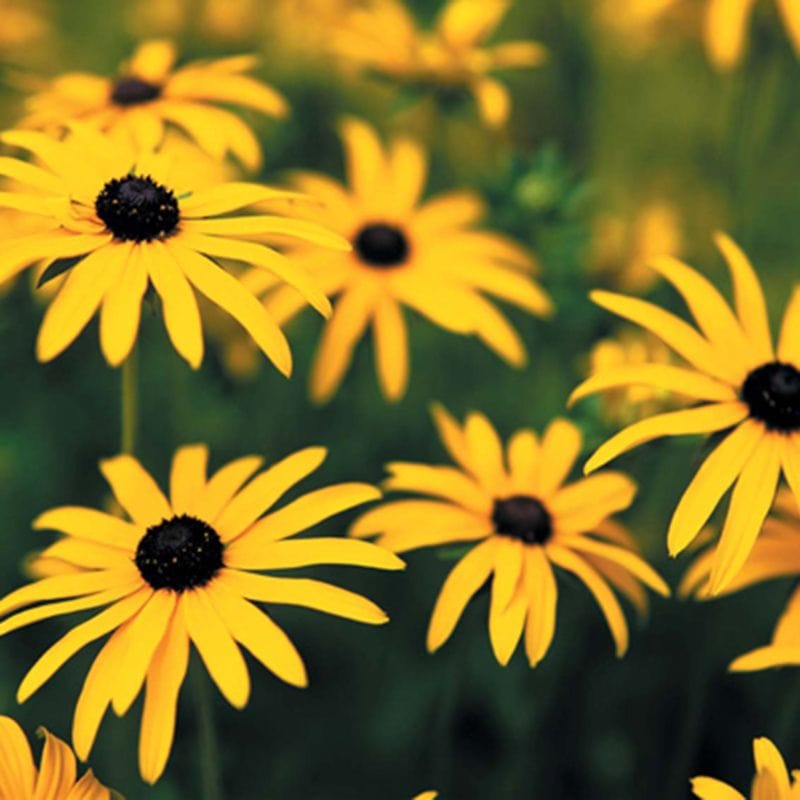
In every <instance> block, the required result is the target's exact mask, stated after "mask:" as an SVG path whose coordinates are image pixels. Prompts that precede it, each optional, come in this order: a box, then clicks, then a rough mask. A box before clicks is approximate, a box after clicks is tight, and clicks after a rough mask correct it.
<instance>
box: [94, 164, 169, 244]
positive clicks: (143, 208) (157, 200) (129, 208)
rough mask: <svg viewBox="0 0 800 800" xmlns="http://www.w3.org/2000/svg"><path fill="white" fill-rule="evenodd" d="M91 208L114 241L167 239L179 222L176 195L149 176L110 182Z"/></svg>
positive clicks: (136, 176) (129, 177)
mask: <svg viewBox="0 0 800 800" xmlns="http://www.w3.org/2000/svg"><path fill="white" fill-rule="evenodd" d="M94 208H95V211H96V212H97V216H98V217H100V219H101V220H103V222H105V224H106V226H107V227H108V229H109V230H110V231H111V233H113V234H114V236H115V237H116V238H117V239H124V240H128V239H133V240H134V241H136V242H144V241H147V242H149V241H151V240H152V239H157V238H159V237H163V236H169V235H170V234H172V233H174V231H175V229H176V228H177V227H178V221H179V220H180V210H179V208H178V200H177V198H176V197H175V195H174V194H173V193H172V191H171V190H170V189H167V187H166V186H162V185H161V184H160V183H156V182H155V181H154V180H153V179H152V178H151V177H150V176H149V175H144V176H140V175H126V176H125V177H124V178H114V179H113V180H110V181H109V182H108V183H107V184H106V185H105V186H104V187H103V188H102V190H101V191H100V194H98V195H97V199H96V200H95V201H94Z"/></svg>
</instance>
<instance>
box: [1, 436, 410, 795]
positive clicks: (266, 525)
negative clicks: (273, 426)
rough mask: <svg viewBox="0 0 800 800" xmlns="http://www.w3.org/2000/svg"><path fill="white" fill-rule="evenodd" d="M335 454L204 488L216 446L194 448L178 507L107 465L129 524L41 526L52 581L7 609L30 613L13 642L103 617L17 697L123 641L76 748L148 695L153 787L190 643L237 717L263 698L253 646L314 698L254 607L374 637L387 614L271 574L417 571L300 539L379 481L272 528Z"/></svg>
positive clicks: (86, 517)
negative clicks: (330, 569)
mask: <svg viewBox="0 0 800 800" xmlns="http://www.w3.org/2000/svg"><path fill="white" fill-rule="evenodd" d="M325 455H326V451H325V450H324V448H320V447H309V448H306V449H305V450H300V451H298V452H296V453H294V454H292V455H290V456H288V457H287V458H284V459H283V460H282V461H279V462H278V463H276V464H274V465H273V466H272V467H270V468H269V469H267V470H265V471H263V472H260V473H259V474H257V475H255V477H252V476H253V475H254V473H256V472H257V471H258V469H259V468H260V467H261V464H262V459H261V458H259V457H256V456H248V457H245V458H240V459H238V460H236V461H232V462H231V463H230V464H228V465H227V466H225V467H223V468H222V469H220V470H218V471H217V472H216V473H214V475H212V476H211V477H210V478H206V467H207V461H208V450H207V448H206V447H205V446H204V445H193V446H188V447H182V448H180V449H179V450H178V451H177V452H176V453H175V456H174V458H173V461H172V471H171V474H170V498H169V500H168V499H167V497H166V496H165V495H164V494H163V493H162V492H161V490H160V489H159V487H158V485H157V484H156V483H155V481H154V480H153V478H152V477H151V476H150V475H149V474H148V473H147V472H146V471H145V470H144V468H143V467H142V466H141V464H140V463H139V462H138V461H137V460H136V459H135V458H132V457H131V456H127V455H121V456H117V457H115V458H112V459H108V460H107V461H103V462H101V465H100V469H101V471H102V473H103V475H104V477H105V478H106V480H107V481H108V483H109V485H110V486H111V489H112V491H113V492H114V495H115V497H116V500H117V502H118V503H119V504H120V506H121V507H122V508H123V509H124V510H125V512H126V513H127V515H128V517H129V519H122V518H120V517H119V516H115V515H111V514H106V513H104V512H101V511H97V510H94V509H91V508H83V507H78V506H64V507H60V508H55V509H52V510H50V511H47V512H45V513H44V514H42V515H41V516H40V517H39V518H38V519H37V520H36V521H35V523H34V527H35V528H37V529H45V530H56V531H60V532H61V533H62V534H64V535H63V536H62V537H61V538H60V539H58V540H57V541H56V542H55V543H54V544H52V545H51V546H50V547H48V548H47V549H45V550H44V551H43V552H42V554H41V556H40V559H39V563H38V564H37V563H36V561H34V564H33V565H32V571H33V572H34V573H38V574H40V575H41V574H44V575H45V577H43V578H42V579H41V580H38V581H35V582H34V583H31V584H28V585H27V586H23V587H22V588H20V589H17V590H16V591H14V592H11V593H10V594H9V595H7V596H6V597H4V598H2V599H0V616H5V615H7V614H9V613H12V612H15V611H19V613H15V614H13V615H12V616H10V617H7V618H6V619H5V620H4V621H3V622H2V623H0V636H2V635H5V634H7V633H9V632H11V631H13V630H16V629H18V628H22V627H25V626H27V625H30V624H32V623H34V622H39V621H41V620H44V619H49V618H52V617H56V616H62V615H64V614H70V613H74V612H78V611H86V610H89V609H97V608H100V607H103V610H102V611H100V613H98V614H96V615H95V616H93V617H90V618H89V619H88V620H87V621H85V622H83V623H81V624H78V625H76V626H75V627H73V628H72V629H71V630H70V631H69V632H68V633H67V634H66V635H65V636H63V637H62V638H61V639H59V640H58V641H57V642H56V643H55V644H54V645H52V646H51V647H50V648H49V649H48V650H47V651H46V652H45V653H44V654H43V655H42V656H41V657H40V658H39V659H38V661H37V662H36V663H35V664H34V665H33V667H31V669H30V670H29V671H28V673H27V674H26V676H25V677H24V678H23V680H22V683H21V684H20V687H19V690H18V692H17V700H18V701H19V702H21V703H22V702H24V701H25V700H27V699H28V698H29V697H30V696H31V695H33V694H34V693H35V692H36V691H38V689H39V688H40V687H41V686H42V685H44V684H45V683H46V682H47V681H48V680H49V679H50V678H51V677H52V676H53V675H54V674H55V673H56V672H57V671H58V670H59V669H60V668H61V666H62V665H63V664H65V663H66V662H67V661H68V660H69V659H70V658H72V656H74V655H75V654H76V653H77V652H78V651H79V650H81V649H83V647H85V646H86V645H88V644H90V643H91V642H93V641H96V640H97V639H100V638H102V637H103V636H105V635H106V634H111V636H110V637H109V638H108V639H107V641H106V642H105V644H104V645H103V647H102V648H101V649H100V652H99V653H98V655H97V657H96V658H95V659H94V662H93V663H92V666H91V668H90V670H89V673H88V674H87V676H86V680H85V682H84V685H83V689H82V691H81V694H80V696H79V698H78V702H77V705H76V708H75V716H74V719H73V729H72V738H73V743H74V746H75V751H76V753H77V754H78V756H79V758H81V759H82V760H85V759H86V758H87V757H88V755H89V753H90V751H91V749H92V745H93V744H94V740H95V737H96V735H97V731H98V728H99V726H100V723H101V722H102V719H103V716H104V715H105V713H106V711H107V709H108V707H109V705H111V706H112V708H113V709H114V711H115V713H116V714H117V715H118V716H122V715H124V714H125V713H126V712H127V711H128V710H129V709H130V708H131V706H132V705H133V703H134V701H135V700H136V697H137V696H138V695H139V693H140V691H141V689H142V687H143V686H146V688H145V699H144V710H143V714H142V726H141V736H140V740H139V768H140V771H141V774H142V777H143V778H144V780H145V781H147V782H148V783H155V781H156V780H158V778H159V777H160V775H161V773H162V772H163V770H164V767H165V765H166V763H167V759H168V757H169V753H170V750H171V748H172V741H173V737H174V732H175V716H176V710H177V701H178V693H179V691H180V687H181V684H182V683H183V680H184V677H185V675H186V669H187V665H188V659H189V649H190V644H194V646H195V647H196V648H197V651H198V653H199V655H200V658H201V659H202V661H203V663H204V664H205V666H206V668H207V670H208V672H209V674H210V676H211V678H212V679H213V681H214V682H215V683H216V685H217V686H218V687H219V689H220V691H221V693H222V694H223V695H224V697H225V698H226V699H227V700H228V702H230V703H231V705H233V706H234V707H236V708H243V707H244V706H245V705H246V704H247V702H248V699H249V695H250V676H249V673H248V669H247V666H246V664H245V660H244V657H243V655H242V652H241V650H240V646H241V647H244V648H245V649H246V650H248V651H249V652H250V653H251V654H252V655H253V657H254V658H255V659H256V660H257V661H259V662H261V663H262V664H263V665H264V666H265V667H266V668H267V669H269V670H270V671H271V672H273V673H274V674H275V675H276V676H277V677H279V678H280V679H281V680H284V681H286V682H287V683H290V684H292V685H294V686H299V687H303V686H306V685H307V683H308V678H307V675H306V669H305V665H304V664H303V661H302V659H301V657H300V655H299V653H298V652H297V650H296V649H295V647H294V645H293V644H292V642H291V640H290V639H289V637H288V636H287V635H286V634H285V633H284V632H283V630H282V629H281V628H280V627H279V626H278V625H277V624H276V623H275V622H273V620H272V619H271V618H270V617H269V616H268V615H267V614H266V613H265V612H264V611H262V610H261V609H259V608H258V607H257V606H256V605H255V604H254V602H256V603H257V602H262V603H276V604H283V605H294V606H304V607H306V608H312V609H316V610H318V611H323V612H325V613H328V614H333V615H336V616H340V617H344V618H347V619H351V620H355V621H357V622H364V623H367V624H372V625H379V624H382V623H384V622H386V621H387V617H386V615H385V614H384V613H383V611H382V610H381V609H380V608H378V607H377V606H376V605H375V604H374V603H372V602H370V601H369V600H367V599H366V598H364V597H362V596H360V595H358V594H355V593H353V592H349V591H346V590H344V589H341V588H339V587H337V586H333V585H331V584H328V583H324V582H321V581H318V580H310V579H304V578H303V579H301V578H284V577H274V576H267V575H261V574H258V572H260V571H262V570H269V571H272V570H284V569H295V568H297V567H305V566H313V565H319V564H343V565H352V566H360V567H371V568H374V569H385V570H397V569H402V568H403V566H404V564H403V562H402V561H401V560H400V559H399V558H397V556H395V555H394V554H392V553H390V552H388V551H387V550H384V549H382V548H380V547H376V546H375V545H372V544H369V543H367V542H354V541H352V540H350V539H344V538H338V537H337V538H330V537H329V538H321V537H319V538H305V539H292V537H293V536H294V535H295V534H296V533H299V532H300V531H304V530H307V529H308V528H310V527H312V526H314V525H316V524H318V523H319V522H321V521H322V520H324V519H327V518H328V517H330V516H333V515H334V514H338V513H340V512H342V511H345V510H347V509H350V508H353V507H354V506H358V505H360V504H362V503H365V502H367V501H369V500H374V499H376V498H377V497H379V496H380V492H379V491H378V490H377V489H375V488H374V487H372V486H369V485H367V484H361V483H343V484H338V485H334V486H328V487H326V488H323V489H318V490H316V491H312V492H310V493H308V494H305V495H302V496H300V497H298V498H297V499H296V500H293V501H292V502H290V503H287V504H285V505H283V506H282V507H281V508H279V509H277V510H275V511H271V512H270V513H268V514H266V515H265V512H266V511H267V510H268V509H270V508H271V507H272V506H273V505H274V504H275V503H277V502H278V500H279V499H280V498H281V497H282V496H283V495H284V494H285V493H286V492H288V491H289V490H290V489H291V488H292V487H293V486H294V485H295V484H296V483H297V482H298V481H300V480H302V479H303V478H305V477H306V476H308V475H309V474H311V473H312V472H313V471H314V470H316V469H317V468H318V467H319V466H320V464H321V463H322V461H323V459H324V458H325ZM248 481H249V482H248ZM48 573H49V574H48ZM44 601H55V602H49V603H46V602H44ZM35 604H40V605H35ZM26 606H27V607H28V608H27V609H26V608H25V607H26ZM31 606H33V607H32V608H31ZM20 609H25V610H21V611H20Z"/></svg>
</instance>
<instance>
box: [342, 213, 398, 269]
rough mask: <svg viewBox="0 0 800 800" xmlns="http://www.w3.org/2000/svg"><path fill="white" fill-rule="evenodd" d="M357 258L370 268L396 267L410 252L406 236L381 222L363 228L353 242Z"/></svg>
mask: <svg viewBox="0 0 800 800" xmlns="http://www.w3.org/2000/svg"><path fill="white" fill-rule="evenodd" d="M353 247H354V248H355V250H356V253H357V254H358V256H359V258H360V259H361V260H362V261H364V262H365V263H366V264H369V265H370V266H371V267H377V268H378V269H387V268H391V267H397V266H399V265H400V264H402V263H403V262H404V261H405V260H406V259H407V258H408V253H409V250H410V247H409V244H408V239H407V238H406V235H405V234H404V233H403V231H401V230H400V229H399V228H395V227H394V226H392V225H386V224H384V223H382V222H379V223H375V224H372V225H366V226H364V227H363V228H362V229H361V230H360V231H359V232H358V234H357V235H356V238H355V240H354V242H353Z"/></svg>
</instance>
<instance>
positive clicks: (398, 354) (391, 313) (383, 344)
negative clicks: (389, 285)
mask: <svg viewBox="0 0 800 800" xmlns="http://www.w3.org/2000/svg"><path fill="white" fill-rule="evenodd" d="M373 332H374V335H375V362H376V363H375V366H376V368H377V370H378V378H379V379H380V382H381V389H382V390H383V394H384V396H385V397H386V399H387V400H390V401H395V400H399V399H400V398H401V397H402V396H403V394H404V393H405V390H406V386H407V385H408V333H407V331H406V323H405V320H404V319H403V312H402V310H401V308H400V306H399V304H398V303H397V302H396V301H395V300H394V299H392V298H391V297H390V296H389V295H382V296H381V298H380V300H379V301H378V303H377V305H376V306H375V316H374V318H373Z"/></svg>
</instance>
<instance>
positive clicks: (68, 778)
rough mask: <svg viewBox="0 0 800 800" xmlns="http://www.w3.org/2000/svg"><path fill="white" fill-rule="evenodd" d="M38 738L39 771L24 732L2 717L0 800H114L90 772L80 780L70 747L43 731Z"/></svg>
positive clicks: (0, 719) (0, 720)
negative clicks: (40, 750) (42, 746)
mask: <svg viewBox="0 0 800 800" xmlns="http://www.w3.org/2000/svg"><path fill="white" fill-rule="evenodd" d="M39 734H40V735H41V737H42V738H43V739H44V748H43V750H42V760H41V763H40V765H39V769H38V770H37V769H36V765H35V764H34V761H33V754H32V753H31V748H30V745H29V744H28V740H27V739H26V738H25V734H24V732H23V730H22V728H20V726H19V725H18V724H17V723H16V722H15V721H14V720H13V719H11V717H4V716H0V800H111V792H110V791H109V790H108V789H107V788H106V787H105V786H103V785H102V784H101V783H100V782H99V781H98V780H97V778H95V776H94V775H93V774H92V771H91V770H88V771H87V772H86V773H84V775H83V776H82V777H81V778H80V779H78V766H77V764H76V762H75V754H74V753H73V752H72V750H71V749H70V748H69V745H67V744H66V743H65V742H62V741H61V739H59V738H58V737H57V736H53V734H52V733H50V731H48V730H46V729H44V728H40V729H39Z"/></svg>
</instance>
